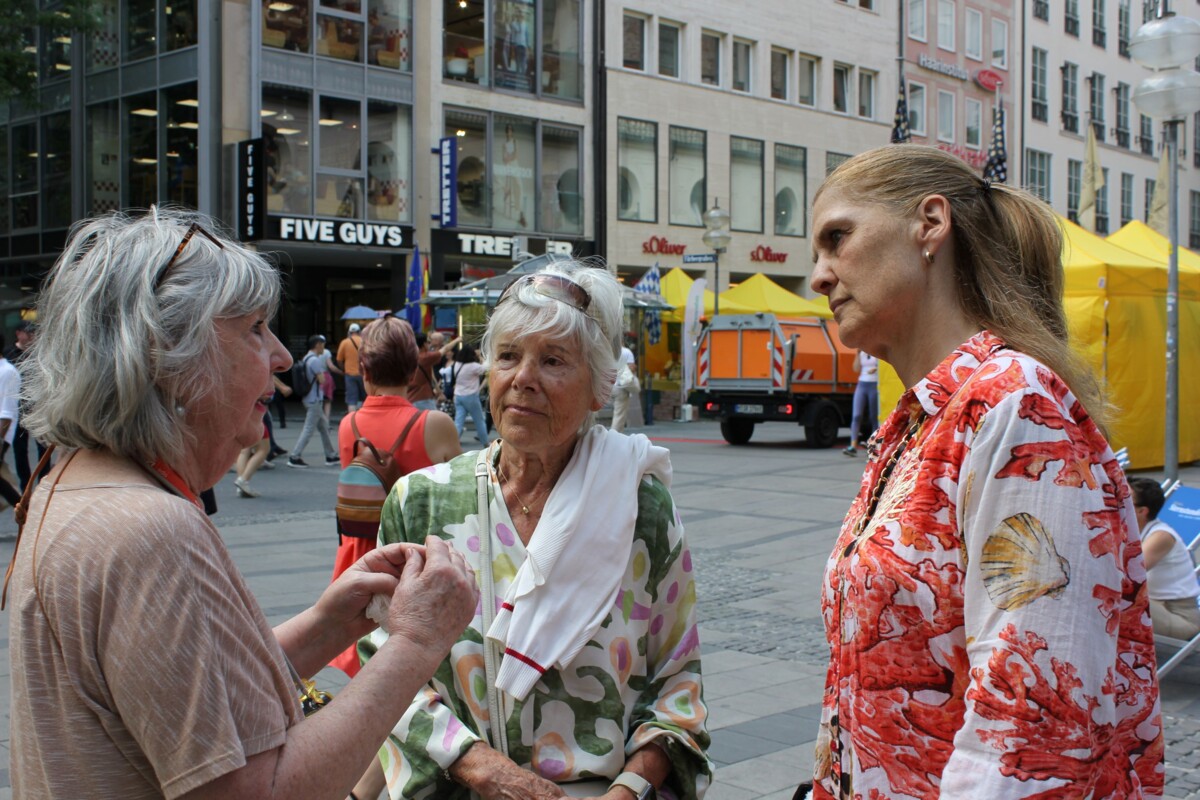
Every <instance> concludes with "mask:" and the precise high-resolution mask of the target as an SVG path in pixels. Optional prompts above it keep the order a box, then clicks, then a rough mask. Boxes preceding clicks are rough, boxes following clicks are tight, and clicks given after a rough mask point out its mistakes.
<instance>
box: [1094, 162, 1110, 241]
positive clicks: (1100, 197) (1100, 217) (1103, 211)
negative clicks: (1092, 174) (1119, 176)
mask: <svg viewBox="0 0 1200 800" xmlns="http://www.w3.org/2000/svg"><path fill="white" fill-rule="evenodd" d="M1101 173H1102V174H1103V175H1104V185H1103V186H1101V187H1100V188H1098V189H1097V190H1096V233H1099V234H1107V233H1108V187H1109V182H1108V167H1104V168H1103V169H1102V170H1101Z"/></svg>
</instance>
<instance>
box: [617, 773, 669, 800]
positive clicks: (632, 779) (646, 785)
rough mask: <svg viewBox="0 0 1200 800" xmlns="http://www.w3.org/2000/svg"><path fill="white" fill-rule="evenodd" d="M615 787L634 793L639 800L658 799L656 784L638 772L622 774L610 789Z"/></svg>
mask: <svg viewBox="0 0 1200 800" xmlns="http://www.w3.org/2000/svg"><path fill="white" fill-rule="evenodd" d="M613 786H624V787H625V788H626V789H628V790H629V791H631V792H633V794H634V796H635V797H636V798H637V800H655V798H657V797H658V793H657V792H655V791H654V784H653V783H651V782H650V781H648V780H646V779H645V778H643V777H642V776H641V775H638V774H637V773H636V772H622V773H621V774H620V775H618V776H617V777H616V779H615V780H613V782H612V783H611V784H610V785H609V787H608V788H610V789H611V788H612V787H613Z"/></svg>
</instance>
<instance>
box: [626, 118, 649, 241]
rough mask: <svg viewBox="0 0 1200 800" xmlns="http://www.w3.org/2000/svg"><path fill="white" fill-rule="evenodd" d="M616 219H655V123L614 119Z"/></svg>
mask: <svg viewBox="0 0 1200 800" xmlns="http://www.w3.org/2000/svg"><path fill="white" fill-rule="evenodd" d="M617 219H623V220H632V221H634V222H657V221H658V125H656V124H655V123H653V122H644V121H643V120H640V119H622V118H618V119H617Z"/></svg>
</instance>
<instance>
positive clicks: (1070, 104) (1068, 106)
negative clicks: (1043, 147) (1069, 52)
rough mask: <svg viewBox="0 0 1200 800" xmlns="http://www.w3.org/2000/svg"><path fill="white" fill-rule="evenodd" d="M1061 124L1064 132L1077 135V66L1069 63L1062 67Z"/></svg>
mask: <svg viewBox="0 0 1200 800" xmlns="http://www.w3.org/2000/svg"><path fill="white" fill-rule="evenodd" d="M1062 124H1063V130H1064V131H1068V132H1070V133H1079V65H1078V64H1072V63H1071V62H1070V61H1067V62H1065V63H1064V64H1063V65H1062Z"/></svg>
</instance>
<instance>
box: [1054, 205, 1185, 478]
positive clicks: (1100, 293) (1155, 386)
mask: <svg viewBox="0 0 1200 800" xmlns="http://www.w3.org/2000/svg"><path fill="white" fill-rule="evenodd" d="M1061 222H1062V226H1063V232H1064V241H1063V267H1064V269H1065V270H1066V290H1065V292H1064V298H1063V302H1064V304H1065V306H1066V309H1067V319H1068V322H1069V324H1070V329H1071V339H1072V341H1073V342H1074V343H1075V345H1076V349H1077V350H1078V351H1079V352H1080V353H1081V355H1083V356H1084V357H1085V358H1086V359H1087V361H1088V362H1089V363H1090V364H1091V366H1092V368H1093V370H1094V371H1095V373H1096V375H1097V377H1098V378H1099V379H1100V380H1101V383H1102V385H1103V387H1104V390H1105V393H1106V395H1107V397H1108V400H1109V402H1110V403H1111V404H1112V405H1113V406H1114V407H1115V413H1114V415H1113V417H1112V420H1111V422H1110V424H1109V431H1108V433H1109V440H1110V441H1111V442H1112V445H1113V448H1114V449H1117V448H1121V447H1128V448H1129V457H1130V465H1131V466H1132V467H1134V468H1146V467H1157V466H1161V465H1162V463H1163V437H1164V430H1165V425H1164V419H1165V412H1164V395H1165V392H1166V286H1167V269H1166V255H1165V252H1162V253H1159V252H1156V251H1155V248H1153V247H1143V246H1139V247H1137V249H1136V250H1135V249H1132V248H1130V249H1127V248H1125V247H1122V246H1120V245H1119V244H1117V243H1114V241H1112V237H1110V238H1109V239H1108V240H1105V239H1102V238H1100V237H1099V236H1096V235H1095V234H1092V233H1088V232H1087V231H1085V230H1084V229H1082V228H1080V227H1079V226H1078V225H1075V224H1073V223H1071V222H1069V221H1067V220H1065V219H1064V220H1062V221H1061ZM1139 224H1140V223H1139ZM1126 227H1128V226H1126ZM1138 233H1140V232H1138V231H1137V230H1136V229H1134V230H1133V231H1132V233H1127V234H1125V235H1123V236H1121V237H1119V239H1118V241H1120V242H1125V243H1126V244H1130V245H1133V244H1138V241H1137V240H1136V239H1135V238H1134V234H1138ZM1151 233H1153V232H1152V231H1151ZM1181 262H1182V258H1181ZM1179 289H1180V291H1179V294H1180V306H1179V309H1180V314H1179V319H1180V347H1179V358H1180V362H1179V364H1180V369H1179V375H1180V389H1179V421H1180V425H1179V427H1180V430H1179V458H1180V460H1181V461H1194V460H1196V459H1200V349H1198V348H1197V347H1196V343H1197V342H1200V269H1196V268H1187V269H1185V268H1184V267H1183V266H1182V263H1181V268H1180V276H1179Z"/></svg>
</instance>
